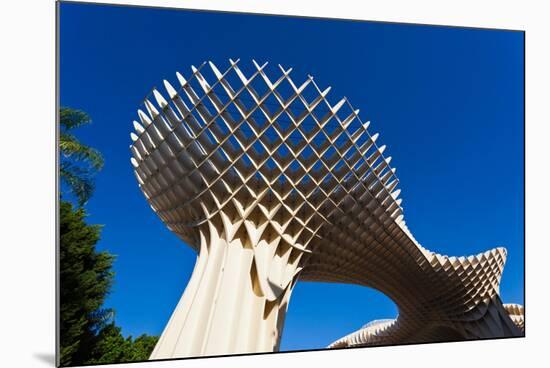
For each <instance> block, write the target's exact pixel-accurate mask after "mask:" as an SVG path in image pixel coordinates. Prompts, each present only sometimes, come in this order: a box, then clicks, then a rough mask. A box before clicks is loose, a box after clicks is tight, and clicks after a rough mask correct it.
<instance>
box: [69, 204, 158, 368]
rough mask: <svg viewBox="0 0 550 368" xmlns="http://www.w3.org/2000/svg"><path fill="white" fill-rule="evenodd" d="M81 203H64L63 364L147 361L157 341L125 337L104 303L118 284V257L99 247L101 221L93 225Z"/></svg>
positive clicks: (149, 337)
mask: <svg viewBox="0 0 550 368" xmlns="http://www.w3.org/2000/svg"><path fill="white" fill-rule="evenodd" d="M85 217H86V213H85V211H84V209H83V208H82V207H80V208H76V209H75V208H73V206H72V205H71V204H70V203H69V202H66V201H61V203H60V218H59V219H60V221H59V222H60V257H59V262H60V299H61V300H60V334H61V336H60V337H61V339H60V353H61V365H63V366H68V365H81V364H100V363H121V362H131V361H139V360H147V359H148V358H149V355H151V352H152V351H153V348H154V347H155V344H156V342H157V340H158V337H156V336H148V335H145V334H144V335H141V336H139V337H138V338H136V339H133V338H132V337H131V336H129V337H128V338H124V337H123V335H122V333H121V329H120V327H117V326H116V325H115V323H114V322H113V317H114V312H113V311H112V310H111V309H105V308H102V305H103V302H104V301H105V298H106V296H107V295H108V293H109V290H110V288H111V285H112V283H113V275H114V274H113V272H112V271H111V267H112V263H113V260H114V256H113V255H111V254H109V253H108V252H98V251H97V250H96V249H95V246H96V243H97V241H98V240H99V237H100V230H101V227H100V226H99V225H88V224H86V222H85Z"/></svg>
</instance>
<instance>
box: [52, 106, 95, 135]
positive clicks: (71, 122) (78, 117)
mask: <svg viewBox="0 0 550 368" xmlns="http://www.w3.org/2000/svg"><path fill="white" fill-rule="evenodd" d="M91 122H92V119H91V118H90V116H89V115H88V114H86V113H85V112H84V111H81V110H77V109H72V108H69V107H61V109H60V111H59V124H60V125H61V127H62V128H63V129H65V130H71V129H74V128H78V127H79V126H82V125H86V124H90V123H91Z"/></svg>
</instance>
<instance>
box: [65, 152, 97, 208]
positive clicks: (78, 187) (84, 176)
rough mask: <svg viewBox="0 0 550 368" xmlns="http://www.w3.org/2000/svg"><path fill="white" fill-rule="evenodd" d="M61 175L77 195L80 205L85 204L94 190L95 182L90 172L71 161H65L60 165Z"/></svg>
mask: <svg viewBox="0 0 550 368" xmlns="http://www.w3.org/2000/svg"><path fill="white" fill-rule="evenodd" d="M59 175H60V178H61V180H62V181H64V182H65V184H67V185H68V186H69V188H71V191H72V192H73V194H74V195H75V196H76V197H77V199H78V205H79V206H83V205H84V204H85V203H86V202H87V201H88V199H90V197H91V195H92V193H93V191H94V183H93V182H92V181H91V180H90V179H89V175H88V172H87V171H85V170H83V169H81V168H79V167H77V166H74V165H71V164H70V163H69V162H64V163H63V164H62V165H61V167H60V170H59Z"/></svg>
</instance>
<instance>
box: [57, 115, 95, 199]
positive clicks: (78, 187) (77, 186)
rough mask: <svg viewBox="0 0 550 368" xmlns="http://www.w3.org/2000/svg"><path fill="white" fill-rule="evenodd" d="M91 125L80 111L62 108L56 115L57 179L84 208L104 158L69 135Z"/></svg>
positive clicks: (87, 117)
mask: <svg viewBox="0 0 550 368" xmlns="http://www.w3.org/2000/svg"><path fill="white" fill-rule="evenodd" d="M90 123H91V119H90V117H89V116H88V114H86V113H85V112H83V111H80V110H75V109H72V108H68V107H62V108H61V110H60V112H59V126H60V133H59V149H60V153H61V158H60V165H59V175H60V178H61V180H62V181H63V182H64V183H65V184H66V185H67V186H68V187H69V188H70V190H71V191H72V193H73V194H74V195H75V196H76V197H77V198H78V204H79V205H80V206H82V205H84V203H86V201H88V199H89V198H90V196H91V195H92V193H93V191H94V182H93V180H92V176H93V174H95V173H96V172H97V171H99V170H101V168H102V167H103V157H102V156H101V153H99V151H97V150H96V149H94V148H92V147H89V146H86V145H84V144H82V143H81V142H80V141H79V140H78V139H77V138H76V137H75V136H74V135H73V134H72V133H71V131H72V130H73V129H75V128H78V127H81V126H83V125H87V124H90Z"/></svg>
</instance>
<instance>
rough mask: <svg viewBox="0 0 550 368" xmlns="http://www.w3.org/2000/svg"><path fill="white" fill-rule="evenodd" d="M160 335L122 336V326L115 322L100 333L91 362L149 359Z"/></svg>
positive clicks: (105, 362)
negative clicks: (134, 337) (133, 337)
mask: <svg viewBox="0 0 550 368" xmlns="http://www.w3.org/2000/svg"><path fill="white" fill-rule="evenodd" d="M157 340H158V337H156V336H148V335H145V334H143V335H141V336H139V337H138V338H137V339H132V337H131V336H128V337H127V338H126V339H125V338H124V337H123V336H122V334H121V331H120V327H117V326H116V325H115V324H114V323H111V324H109V325H107V326H106V327H105V328H103V329H102V330H101V332H100V333H99V335H98V343H97V345H96V346H95V347H94V349H93V351H92V354H91V357H90V359H89V360H88V361H87V363H90V364H109V363H113V362H135V361H143V360H147V359H149V356H150V355H151V352H152V351H153V349H154V348H155V344H156V343H157Z"/></svg>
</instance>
